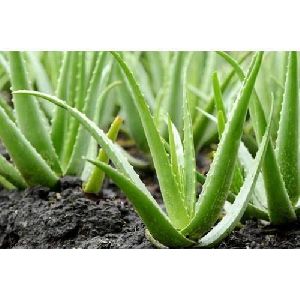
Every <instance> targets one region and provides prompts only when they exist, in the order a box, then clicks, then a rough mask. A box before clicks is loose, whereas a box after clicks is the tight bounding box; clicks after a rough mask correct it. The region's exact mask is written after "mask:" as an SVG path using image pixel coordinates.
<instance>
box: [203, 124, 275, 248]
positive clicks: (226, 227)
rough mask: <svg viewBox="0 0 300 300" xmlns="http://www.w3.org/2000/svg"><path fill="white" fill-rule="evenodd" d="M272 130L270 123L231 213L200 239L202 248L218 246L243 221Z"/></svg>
mask: <svg viewBox="0 0 300 300" xmlns="http://www.w3.org/2000/svg"><path fill="white" fill-rule="evenodd" d="M270 128H271V122H269V125H268V127H267V130H266V133H265V135H264V137H263V139H262V142H261V145H260V147H259V150H258V152H257V155H256V158H255V160H254V163H253V165H252V166H251V171H250V172H249V173H248V175H247V177H246V179H245V182H244V184H243V186H242V188H241V190H240V192H239V194H238V195H237V197H236V199H235V201H234V203H233V205H232V206H231V208H230V211H229V213H228V214H227V215H226V216H225V217H224V218H223V219H222V220H221V221H220V222H219V223H218V224H217V225H216V226H215V227H214V228H213V229H212V230H211V231H210V232H209V233H208V234H206V235H205V236H204V237H202V238H201V239H200V241H199V245H200V247H212V246H214V245H216V244H218V243H219V242H220V241H222V240H223V239H224V238H225V237H226V236H228V235H229V234H230V232H231V231H232V230H233V229H234V228H235V227H236V225H237V223H238V222H239V221H240V220H241V218H242V216H243V214H244V213H245V211H246V208H247V205H248V203H249V201H250V199H251V193H252V191H253V189H254V186H255V183H256V180H257V177H258V174H259V171H260V166H261V164H262V160H263V158H264V156H265V153H266V149H267V146H268V139H269V138H270V132H271V131H270Z"/></svg>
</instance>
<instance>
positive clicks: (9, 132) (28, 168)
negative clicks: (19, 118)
mask: <svg viewBox="0 0 300 300" xmlns="http://www.w3.org/2000/svg"><path fill="white" fill-rule="evenodd" d="M28 99H30V98H28ZM25 101H26V100H25ZM0 124H1V126H0V138H1V140H2V143H3V144H4V146H5V148H6V149H7V151H8V152H9V155H10V157H11V158H12V160H13V161H14V163H15V165H16V167H17V169H18V170H19V172H20V173H21V175H22V177H23V178H24V180H25V181H26V183H27V184H28V185H29V186H33V185H37V184H40V185H43V186H49V187H53V186H55V185H56V183H57V181H58V177H57V176H56V175H55V173H54V172H53V171H52V170H51V168H50V167H49V165H48V164H47V163H46V162H45V160H44V159H43V158H42V157H41V156H40V154H39V153H38V152H37V151H36V149H35V148H34V147H33V146H32V145H31V144H30V143H29V141H28V140H27V139H26V138H25V137H24V135H23V134H22V132H21V130H20V129H19V128H18V127H17V126H16V124H15V123H13V122H12V121H11V120H10V118H9V117H8V116H7V114H6V113H5V111H4V110H3V109H2V107H0Z"/></svg>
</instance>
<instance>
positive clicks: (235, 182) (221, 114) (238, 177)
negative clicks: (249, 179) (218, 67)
mask: <svg viewBox="0 0 300 300" xmlns="http://www.w3.org/2000/svg"><path fill="white" fill-rule="evenodd" d="M212 81H213V90H214V100H215V106H216V110H217V124H218V133H219V138H220V137H221V136H222V133H223V131H224V128H225V123H226V122H227V117H226V110H225V105H224V102H223V96H222V91H221V88H220V83H219V79H218V75H217V73H216V72H214V73H213V75H212ZM242 184H243V175H242V170H241V166H240V164H239V162H238V161H237V165H236V167H235V171H234V175H233V179H232V183H231V190H232V191H233V193H235V194H237V193H238V192H239V190H240V188H241V186H242Z"/></svg>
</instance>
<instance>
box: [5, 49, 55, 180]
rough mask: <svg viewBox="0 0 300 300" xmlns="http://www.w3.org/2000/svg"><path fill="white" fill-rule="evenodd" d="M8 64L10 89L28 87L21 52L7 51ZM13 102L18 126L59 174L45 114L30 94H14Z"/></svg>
mask: <svg viewBox="0 0 300 300" xmlns="http://www.w3.org/2000/svg"><path fill="white" fill-rule="evenodd" d="M9 64H10V75H11V84H12V90H13V91H16V90H20V89H30V84H29V81H28V77H27V73H26V69H25V64H24V61H23V57H22V53H20V52H15V51H11V52H9ZM13 102H14V108H15V114H16V120H17V124H18V127H19V128H20V130H21V131H22V133H23V134H24V136H25V137H26V139H27V140H28V141H29V142H30V143H31V145H32V146H33V147H34V148H35V149H36V150H37V151H38V153H39V154H40V155H41V156H42V157H43V159H44V160H45V161H46V162H47V163H48V164H49V166H50V167H51V168H52V169H53V171H54V172H55V173H56V174H58V175H60V174H61V168H60V164H59V161H58V157H57V155H56V153H55V150H54V147H53V145H52V142H51V139H50V136H49V132H48V128H47V125H46V120H45V116H44V115H43V113H42V112H41V110H40V107H39V105H38V102H37V101H36V99H34V97H32V96H30V95H14V96H13Z"/></svg>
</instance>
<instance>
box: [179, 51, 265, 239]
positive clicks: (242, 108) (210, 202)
mask: <svg viewBox="0 0 300 300" xmlns="http://www.w3.org/2000/svg"><path fill="white" fill-rule="evenodd" d="M262 56H263V54H262V53H261V52H260V53H257V54H256V55H255V57H254V58H253V61H252V63H251V66H250V68H249V71H248V75H247V77H246V79H245V81H244V83H243V87H242V89H241V92H240V95H239V96H238V99H237V100H236V101H235V103H234V107H233V109H232V111H231V114H230V116H229V120H228V122H227V123H226V126H225V130H224V133H223V134H222V138H221V141H220V144H219V147H218V149H217V152H216V156H215V159H214V161H213V163H212V165H211V168H210V170H209V173H208V176H207V180H206V181H205V184H204V185H203V191H202V193H201V195H200V197H199V200H198V202H197V204H196V210H195V216H194V218H193V219H192V221H191V222H190V224H189V225H188V226H187V227H186V228H184V230H183V233H184V234H185V235H187V236H191V237H201V236H202V235H203V234H205V233H206V232H207V231H209V230H210V228H211V227H212V226H213V224H214V223H215V222H216V220H217V219H218V217H219V214H220V212H221V210H222V207H223V205H224V202H225V200H226V197H227V195H228V192H229V188H230V185H231V180H232V177H233V174H234V168H235V165H236V159H237V154H238V149H239V145H240V140H241V136H242V132H243V124H244V121H245V118H246V113H247V110H248V104H249V101H250V97H251V94H252V91H253V88H254V84H255V80H256V77H257V74H258V71H259V68H260V65H261V61H262Z"/></svg>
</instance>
